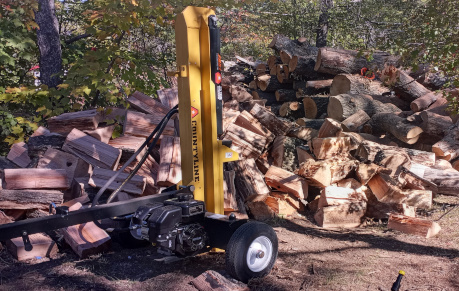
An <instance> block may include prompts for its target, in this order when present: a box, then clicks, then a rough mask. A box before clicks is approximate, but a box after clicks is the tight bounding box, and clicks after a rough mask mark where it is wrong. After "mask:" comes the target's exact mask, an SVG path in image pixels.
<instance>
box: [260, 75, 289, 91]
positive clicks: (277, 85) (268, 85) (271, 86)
mask: <svg viewBox="0 0 459 291" xmlns="http://www.w3.org/2000/svg"><path fill="white" fill-rule="evenodd" d="M256 82H257V86H258V88H260V90H261V91H264V92H275V91H276V90H279V89H291V88H292V87H293V83H281V82H279V80H278V79H277V76H273V75H263V76H259V77H257V80H256Z"/></svg>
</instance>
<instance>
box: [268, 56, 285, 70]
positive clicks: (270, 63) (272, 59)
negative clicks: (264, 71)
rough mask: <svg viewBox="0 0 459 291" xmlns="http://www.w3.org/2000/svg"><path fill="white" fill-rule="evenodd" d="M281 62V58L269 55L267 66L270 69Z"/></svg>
mask: <svg viewBox="0 0 459 291" xmlns="http://www.w3.org/2000/svg"><path fill="white" fill-rule="evenodd" d="M280 63H282V60H281V58H280V57H278V56H275V55H271V56H269V58H268V68H269V69H271V68H272V67H276V65H277V64H280Z"/></svg>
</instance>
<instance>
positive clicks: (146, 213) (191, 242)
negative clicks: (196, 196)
mask: <svg viewBox="0 0 459 291" xmlns="http://www.w3.org/2000/svg"><path fill="white" fill-rule="evenodd" d="M204 215H205V205H204V202H202V201H197V200H193V199H191V197H190V196H188V195H184V196H182V197H180V198H174V199H169V200H167V201H165V202H164V203H150V204H147V205H144V206H141V207H139V208H138V209H137V211H136V212H135V213H134V215H133V217H132V219H131V226H130V229H131V234H132V236H133V237H134V238H136V239H139V240H148V241H150V242H152V243H155V244H156V245H157V246H158V247H159V249H160V250H163V251H167V252H175V253H177V254H180V255H184V256H185V255H191V254H194V253H196V252H198V251H200V250H201V249H203V248H205V247H206V244H207V234H206V231H205V229H204V227H203V226H202V221H203V220H204Z"/></svg>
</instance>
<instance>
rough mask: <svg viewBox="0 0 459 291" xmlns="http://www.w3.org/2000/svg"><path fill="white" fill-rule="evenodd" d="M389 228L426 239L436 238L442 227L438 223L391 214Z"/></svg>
mask: <svg viewBox="0 0 459 291" xmlns="http://www.w3.org/2000/svg"><path fill="white" fill-rule="evenodd" d="M387 228H389V229H394V230H398V231H401V232H404V233H408V234H412V235H417V236H421V237H425V238H431V237H434V236H436V235H437V234H438V233H439V232H440V230H441V227H440V225H439V224H438V223H436V222H434V221H430V220H427V219H422V218H416V217H409V216H404V215H399V214H391V215H390V217H389V223H388V224H387Z"/></svg>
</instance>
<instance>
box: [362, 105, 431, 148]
mask: <svg viewBox="0 0 459 291" xmlns="http://www.w3.org/2000/svg"><path fill="white" fill-rule="evenodd" d="M370 124H371V126H372V128H373V130H374V129H378V130H380V131H384V132H390V133H391V134H392V135H393V136H395V137H396V138H398V139H399V140H401V141H403V142H405V143H407V144H413V143H415V142H417V138H416V137H418V136H419V135H420V134H421V133H422V132H423V130H422V128H421V127H419V126H415V125H413V124H411V123H409V122H408V121H407V120H406V119H404V118H401V117H398V116H397V115H395V114H393V113H377V114H374V115H373V116H372V117H371V121H370Z"/></svg>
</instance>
